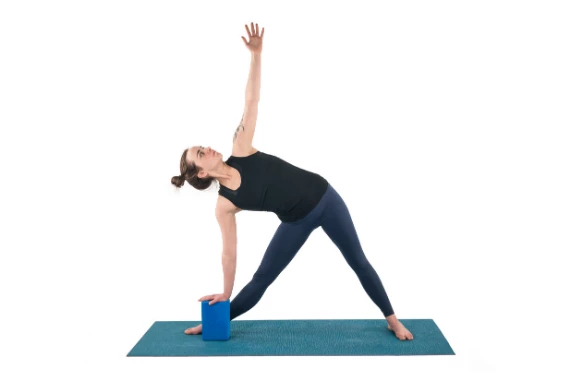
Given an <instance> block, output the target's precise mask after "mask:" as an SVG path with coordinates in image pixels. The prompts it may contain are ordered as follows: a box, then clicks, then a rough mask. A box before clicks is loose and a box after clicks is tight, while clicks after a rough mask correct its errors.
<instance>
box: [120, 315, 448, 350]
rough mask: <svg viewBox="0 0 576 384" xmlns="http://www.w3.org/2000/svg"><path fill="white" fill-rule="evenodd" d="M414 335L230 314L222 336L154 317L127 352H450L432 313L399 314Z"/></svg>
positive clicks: (382, 325)
mask: <svg viewBox="0 0 576 384" xmlns="http://www.w3.org/2000/svg"><path fill="white" fill-rule="evenodd" d="M400 321H401V322H402V324H404V326H405V327H406V328H408V329H409V330H410V332H411V333H412V334H413V335H414V340H409V341H401V340H398V339H397V338H396V336H395V335H394V333H393V332H391V331H389V330H388V329H387V328H386V327H387V325H388V323H387V322H386V320H234V321H232V322H231V323H230V329H231V337H230V339H229V340H226V341H203V340H202V336H201V335H185V334H184V330H185V329H186V328H189V327H193V326H196V325H198V324H200V322H199V321H156V322H154V324H152V326H151V327H150V328H149V329H148V331H147V332H146V333H145V334H144V336H142V338H141V339H140V340H139V341H138V343H137V344H136V345H135V346H134V348H132V350H131V351H130V352H129V353H128V356H353V355H454V354H455V353H454V351H453V350H452V348H451V347H450V344H449V343H448V341H447V340H446V338H445V337H444V336H443V335H442V332H441V331H440V329H439V328H438V326H437V325H436V323H434V321H433V320H432V319H412V320H411V319H400Z"/></svg>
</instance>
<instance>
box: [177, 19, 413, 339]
mask: <svg viewBox="0 0 576 384" xmlns="http://www.w3.org/2000/svg"><path fill="white" fill-rule="evenodd" d="M245 27H246V31H247V32H248V37H249V41H246V39H245V38H244V37H243V36H242V40H244V43H245V45H246V47H247V48H248V50H249V51H250V52H251V64H250V74H249V77H248V85H247V87H246V101H245V106H244V114H243V116H242V120H241V122H240V125H239V126H238V128H237V129H236V132H235V134H234V139H233V147H232V156H230V157H229V158H228V160H226V161H225V162H224V161H222V155H221V154H220V153H219V152H216V151H214V150H213V149H211V148H210V147H206V148H205V147H202V146H196V147H191V148H188V149H186V150H185V151H184V153H183V154H182V158H181V160H180V173H181V175H180V176H174V177H173V178H172V184H174V185H175V186H177V187H179V188H180V187H182V185H183V184H184V182H185V181H188V183H189V184H190V185H192V186H193V187H194V188H196V189H198V190H205V189H206V188H208V187H209V186H210V185H212V184H213V183H214V182H215V181H217V182H218V183H219V185H220V189H219V191H218V195H219V196H218V199H217V202H216V212H215V213H216V218H217V221H218V224H219V225H220V228H221V231H222V240H223V251H222V267H223V270H224V292H223V293H220V294H214V295H208V296H204V297H202V298H200V299H199V301H204V300H210V304H214V303H216V302H219V301H226V300H228V299H229V298H230V296H231V295H232V288H233V285H234V277H235V273H236V219H235V215H236V213H238V212H240V211H241V210H249V211H268V212H274V213H275V214H276V215H277V216H278V218H279V219H280V221H281V223H280V226H279V227H278V229H277V231H276V233H275V234H274V236H273V238H272V241H271V242H270V244H269V246H268V248H267V249H266V252H265V254H264V257H263V259H262V262H261V264H260V266H259V267H258V270H257V271H256V273H255V274H254V276H253V278H252V280H251V281H250V282H249V283H248V284H247V285H246V286H245V287H244V288H243V289H242V290H241V291H240V292H239V293H238V295H236V297H235V298H234V300H232V301H231V303H230V320H232V319H234V318H236V317H238V316H240V315H241V314H243V313H245V312H247V311H248V310H250V309H251V308H252V307H254V305H256V303H257V302H258V301H259V300H260V299H261V298H262V296H263V294H264V292H265V291H266V289H267V288H268V287H269V286H270V284H272V282H273V281H274V280H275V279H276V278H277V277H278V275H279V274H280V273H281V272H282V270H284V268H286V266H287V265H288V263H290V261H291V260H292V259H293V258H294V256H295V255H296V253H297V252H298V251H299V249H300V248H301V247H302V245H303V244H304V243H305V241H306V240H307V239H308V237H309V236H310V234H311V233H312V231H314V230H315V229H316V228H318V227H322V229H323V230H324V232H325V233H326V234H327V235H328V236H329V237H330V239H331V240H332V241H333V242H334V244H335V245H336V246H337V247H338V249H339V250H340V251H341V252H342V254H343V255H344V258H345V259H346V261H347V262H348V264H349V265H350V267H351V268H352V269H353V270H354V272H355V273H356V275H357V276H358V279H359V280H360V282H361V284H362V286H363V287H364V289H365V291H366V293H367V294H368V296H369V297H370V298H371V299H372V301H373V302H374V303H375V304H376V305H377V306H378V308H380V310H381V311H382V313H383V314H384V316H385V317H386V320H387V321H388V329H389V330H391V331H393V332H394V333H395V334H396V337H398V338H399V339H400V340H412V339H413V336H412V334H411V333H410V332H409V331H408V330H407V329H406V328H405V327H404V326H403V325H402V323H400V321H398V319H397V318H396V315H395V314H394V311H393V309H392V306H391V304H390V301H389V300H388V296H387V295H386V291H385V290H384V287H383V285H382V283H381V281H380V278H379V277H378V275H377V273H376V271H375V270H374V268H373V267H372V266H371V265H370V263H369V262H368V260H367V259H366V256H365V255H364V252H363V251H362V248H361V246H360V241H359V239H358V235H357V234H356V230H355V228H354V224H353V223H352V219H351V217H350V213H349V212H348V209H347V207H346V205H345V203H344V201H343V200H342V198H341V197H340V195H339V194H338V193H337V192H336V191H335V190H334V188H332V186H331V185H330V184H329V183H328V182H327V181H326V179H324V178H323V177H322V176H320V175H318V174H316V173H312V172H309V171H306V170H303V169H300V168H298V167H295V166H293V165H292V164H290V163H288V162H286V161H284V160H282V159H280V158H278V157H276V156H273V155H270V154H267V153H264V152H261V151H259V150H257V149H256V148H254V147H253V146H252V138H253V136H254V130H255V127H256V117H257V114H258V101H259V99H260V68H261V65H260V64H261V53H262V40H263V38H264V28H262V33H261V34H260V31H259V27H258V24H256V28H254V23H251V27H252V28H251V30H250V29H248V26H247V25H246V26H245ZM184 332H185V333H186V334H189V335H196V334H199V333H201V332H202V325H198V326H197V327H193V328H188V329H186V330H185V331H184Z"/></svg>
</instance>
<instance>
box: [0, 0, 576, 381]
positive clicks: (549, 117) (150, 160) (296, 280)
mask: <svg viewBox="0 0 576 384" xmlns="http://www.w3.org/2000/svg"><path fill="white" fill-rule="evenodd" d="M568 4H569V2H560V1H556V2H554V1H548V2H544V1H540V2H537V1H534V2H520V1H516V2H514V1H484V2H476V3H472V2H456V1H437V2H426V1H411V2H402V3H401V4H400V3H398V2H371V1H355V2H353V3H349V2H347V3H333V2H330V3H329V2H320V1H317V2H307V1H291V2H281V3H280V2H263V1H245V2H232V1H226V2H211V3H209V2H197V1H193V2H192V1H171V2H166V1H162V2H160V1H146V2H142V1H118V0H116V1H99V2H73V1H68V2H65V1H54V2H16V1H12V2H3V3H2V5H1V6H0V35H1V36H0V42H1V47H0V50H1V52H2V60H0V62H1V63H0V66H1V68H2V70H1V71H0V81H1V83H0V96H1V100H0V101H1V105H2V107H1V109H2V111H1V112H0V119H1V120H0V123H1V138H0V139H1V140H0V147H1V148H0V149H1V151H0V164H1V165H0V166H1V167H2V199H1V203H0V204H1V205H2V206H1V212H2V214H1V217H2V219H1V220H2V221H1V224H2V241H1V244H2V245H1V246H2V250H1V253H2V259H1V260H2V268H1V274H2V275H1V277H2V279H1V284H2V292H3V293H2V303H3V307H4V310H5V311H6V312H4V313H5V315H3V318H2V327H1V329H2V332H3V333H4V335H3V339H2V344H3V346H4V348H3V349H4V352H3V353H5V354H6V356H5V357H7V358H8V360H7V359H6V358H5V359H3V360H4V363H7V364H6V368H8V367H9V368H11V369H10V370H8V369H7V370H4V369H3V371H4V373H5V374H7V375H8V374H9V373H15V374H16V376H13V378H12V379H11V381H10V382H29V380H31V376H34V377H37V378H50V377H53V378H57V379H59V381H60V382H102V381H104V380H106V381H109V382H114V383H116V382H118V383H120V382H122V383H126V382H138V383H144V382H147V383H148V382H150V383H152V382H171V383H176V382H189V381H190V380H193V379H194V378H202V379H205V380H208V381H209V382H212V381H216V382H218V378H220V379H223V380H224V379H226V381H228V382H229V381H230V380H231V379H241V380H246V381H249V380H250V381H253V382H260V381H261V382H270V381H279V380H280V381H282V379H284V380H286V382H292V381H294V380H295V379H299V380H301V378H302V377H304V374H303V373H301V370H302V369H307V368H311V370H310V372H311V373H308V376H307V377H308V378H309V379H310V380H313V379H315V380H319V379H323V380H327V381H328V380H331V379H332V378H339V379H340V378H341V379H346V380H349V379H353V380H356V379H358V378H359V377H360V378H363V379H367V378H369V377H374V378H375V379H380V378H382V379H384V378H388V377H389V375H390V374H398V375H409V376H413V375H414V372H418V373H424V372H426V374H427V375H428V376H427V378H428V380H432V379H433V378H434V377H435V375H430V373H429V372H430V371H433V372H438V373H441V377H442V382H446V381H447V380H454V382H461V380H462V379H463V377H464V376H467V375H469V374H470V376H471V377H469V378H466V380H467V382H470V381H471V380H473V379H474V378H476V377H480V376H476V375H477V373H478V372H487V373H490V372H498V371H499V372H501V373H505V372H509V373H512V372H518V371H517V370H518V369H522V370H523V372H525V373H527V372H530V374H531V375H532V376H533V374H534V373H538V372H540V373H545V372H548V374H550V373H552V372H553V373H559V372H562V371H563V370H564V369H565V368H566V364H567V362H568V361H573V357H574V354H573V352H569V349H570V347H571V345H573V343H574V341H575V340H574V334H573V332H572V331H571V330H570V329H571V328H570V327H571V324H569V320H571V318H570V317H569V312H570V311H571V310H572V309H571V306H573V304H570V302H571V300H572V299H571V296H569V294H568V292H569V289H570V288H572V289H573V288H574V284H573V282H571V281H570V279H571V278H572V275H573V274H572V271H573V269H569V268H568V267H567V263H568V262H570V261H571V259H572V258H574V256H575V251H576V249H575V248H576V247H575V244H574V233H576V232H575V229H576V228H575V227H576V224H575V221H574V217H575V214H576V212H575V211H576V209H575V208H576V207H575V203H574V196H576V188H575V178H574V176H575V174H576V173H575V167H574V164H576V161H575V160H576V159H575V157H576V156H575V155H574V145H575V144H576V143H575V140H574V128H575V123H576V121H575V120H576V119H575V116H574V106H575V105H576V104H575V102H576V100H575V99H576V97H575V94H574V89H575V86H576V81H575V75H574V70H573V69H574V68H576V62H575V61H576V60H575V55H574V43H575V41H574V36H576V34H575V32H576V31H575V27H574V23H573V22H571V21H572V20H574V16H576V15H575V14H574V9H572V7H569V6H568ZM251 21H254V22H258V23H259V26H260V28H262V27H264V28H265V30H266V32H265V35H264V50H263V56H262V88H261V100H260V109H259V116H258V123H257V128H256V134H255V139H254V146H255V147H256V148H257V149H259V150H262V151H264V152H267V153H271V154H274V155H276V156H279V157H281V158H283V159H285V160H287V161H289V162H291V163H292V164H294V165H297V166H299V167H302V168H304V169H307V170H310V171H313V172H316V173H319V174H321V175H323V176H324V177H326V178H327V179H328V181H329V182H330V183H331V184H332V185H333V186H334V188H335V189H336V190H337V191H338V192H339V193H340V194H341V195H342V197H343V198H344V200H345V201H346V203H347V205H348V207H349V209H350V211H351V214H352V218H353V220H354V223H355V225H356V228H357V230H358V233H359V236H360V240H361V243H362V246H363V248H364V251H365V253H366V255H367V257H368V259H369V260H370V261H371V263H372V264H373V266H374V267H375V269H376V270H377V272H378V273H379V275H380V277H381V278H382V280H383V282H384V286H385V288H386V290H387V292H388V294H389V296H390V299H391V301H392V305H393V307H394V309H395V310H396V313H397V315H398V317H399V318H400V319H401V320H402V319H420V318H432V319H434V320H435V321H436V323H437V324H438V325H439V327H440V329H441V330H442V332H443V333H444V335H445V336H446V337H447V339H448V341H449V342H450V344H451V345H452V347H453V348H454V350H455V352H456V356H451V357H450V356H448V357H429V356H428V357H404V358H400V357H377V358H368V357H355V358H258V359H256V358H224V359H222V358H214V359H213V358H203V359H193V358H190V359H169V358H166V359H154V358H135V359H129V358H126V357H125V355H126V354H127V353H128V352H129V350H130V349H131V348H132V347H133V346H134V344H135V343H136V342H137V341H138V340H139V338H140V337H141V336H142V335H143V334H144V333H145V332H146V330H147V329H148V328H149V327H150V326H151V324H152V323H153V322H154V321H156V320H199V319H200V304H199V303H198V302H197V299H198V298H199V297H200V296H203V295H206V294H210V293H218V292H220V291H221V289H222V271H221V265H220V251H221V238H220V232H219V228H218V224H217V222H216V220H215V218H214V203H215V199H216V196H217V194H216V189H213V190H211V191H207V192H199V191H196V190H193V188H191V187H190V186H189V185H188V184H186V186H185V187H184V188H182V189H181V190H177V189H175V188H174V187H173V186H172V185H171V184H170V178H171V177H172V176H174V175H177V174H179V160H180V155H181V153H182V151H183V150H184V149H185V148H186V147H189V146H193V145H204V146H212V147H213V148H215V149H216V150H218V151H220V152H221V153H222V154H223V156H224V159H226V158H227V157H228V156H229V155H230V154H231V149H232V136H233V133H234V130H235V128H236V127H237V125H238V123H239V121H240V118H241V116H242V112H243V102H244V91H245V87H246V81H247V78H248V69H249V64H250V54H249V52H248V50H247V49H246V48H245V47H244V43H243V41H242V39H241V36H246V31H245V29H244V24H249V23H250V22H251ZM237 222H238V237H239V245H238V267H237V275H236V283H235V290H234V294H233V295H235V294H237V293H238V291H239V290H240V289H241V288H242V287H243V286H244V285H245V284H246V283H247V282H248V281H249V280H250V278H251V276H252V274H253V273H254V271H255V270H256V268H257V266H258V264H259V262H260V259H261V257H262V255H263V253H264V251H265V249H266V246H267V245H268V242H269V241H270V239H271V237H272V235H273V233H274V231H275V230H276V228H277V226H278V224H279V221H278V219H277V218H276V216H275V215H274V214H272V213H258V212H242V213H240V214H239V215H238V216H237ZM380 317H381V314H380V312H379V310H378V308H377V307H376V306H375V305H374V304H373V303H372V302H371V301H370V299H369V298H368V296H367V295H366V294H365V293H364V291H363V290H362V287H361V285H360V283H359V282H358V280H357V278H356V276H355V275H354V273H353V272H352V270H351V269H349V268H348V266H347V265H346V263H345V261H344V259H343V257H342V256H341V255H340V254H339V252H338V250H337V248H336V247H335V246H334V245H333V244H332V243H331V242H330V240H329V239H328V237H327V236H326V235H325V234H324V233H323V232H322V230H321V229H318V230H317V231H316V232H314V233H313V235H312V236H311V237H310V239H309V241H308V242H307V243H306V244H305V246H304V247H303V248H302V250H301V251H300V253H299V254H298V255H297V257H296V258H295V259H294V261H293V262H292V263H291V264H290V265H289V266H288V268H287V269H286V270H285V271H284V272H283V273H282V274H281V276H280V277H279V278H278V279H277V280H276V282H275V283H274V284H273V285H272V286H271V287H270V289H269V290H268V291H267V292H266V294H265V296H264V297H263V299H262V300H261V301H260V302H259V303H258V305H257V306H256V307H254V309H252V310H251V311H249V312H248V313H246V314H245V315H243V316H242V317H240V318H239V320H240V319H246V320H247V319H335V318H341V319H344V318H347V319H356V318H358V319H361V318H380ZM572 328H573V327H572ZM415 337H416V338H418V335H417V334H416V335H415ZM570 343H572V344H570ZM332 363H334V365H331V366H330V367H329V364H332ZM222 367H224V368H225V370H223V369H222ZM262 367H265V368H266V369H267V368H272V370H271V372H272V373H265V371H264V370H263V369H262ZM279 372H281V377H277V376H272V375H274V374H278V373H279ZM216 374H217V375H219V376H217V377H214V376H213V375H216ZM310 375H312V376H310ZM498 377H499V378H502V377H503V376H502V375H500V376H498ZM548 377H549V376H548ZM565 377H566V376H565ZM17 379H19V381H18V380H17ZM502 380H503V379H502ZM3 381H4V380H3Z"/></svg>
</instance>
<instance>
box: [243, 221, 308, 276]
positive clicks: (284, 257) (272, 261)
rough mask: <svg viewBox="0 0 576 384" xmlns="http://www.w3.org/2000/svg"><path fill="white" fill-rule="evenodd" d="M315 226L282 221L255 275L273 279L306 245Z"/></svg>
mask: <svg viewBox="0 0 576 384" xmlns="http://www.w3.org/2000/svg"><path fill="white" fill-rule="evenodd" d="M313 230H314V228H310V227H307V226H303V225H300V226H299V225H292V224H290V223H281V224H280V225H279V226H278V229H277V230H276V232H275V233H274V236H273V237H272V240H271V241H270V244H268V247H267V248H266V252H265V253H264V257H263V258H262V262H261V263H260V266H259V267H258V270H257V271H256V273H255V274H254V277H264V276H265V277H267V278H269V279H271V280H272V281H273V280H274V279H275V278H276V277H277V276H278V275H279V274H280V273H281V272H282V271H283V270H284V268H286V266H287V265H288V264H289V263H290V261H292V259H293V258H294V256H296V254H297V253H298V251H299V250H300V248H302V246H303V245H304V243H305V242H306V240H307V239H308V237H310V234H311V233H312V231H313Z"/></svg>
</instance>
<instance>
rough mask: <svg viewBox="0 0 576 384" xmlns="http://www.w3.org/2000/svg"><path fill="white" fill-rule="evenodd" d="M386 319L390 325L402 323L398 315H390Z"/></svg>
mask: <svg viewBox="0 0 576 384" xmlns="http://www.w3.org/2000/svg"><path fill="white" fill-rule="evenodd" d="M386 321H387V322H388V324H389V325H390V326H394V325H396V324H400V321H399V320H398V318H397V317H396V315H395V314H394V315H390V316H386Z"/></svg>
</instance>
